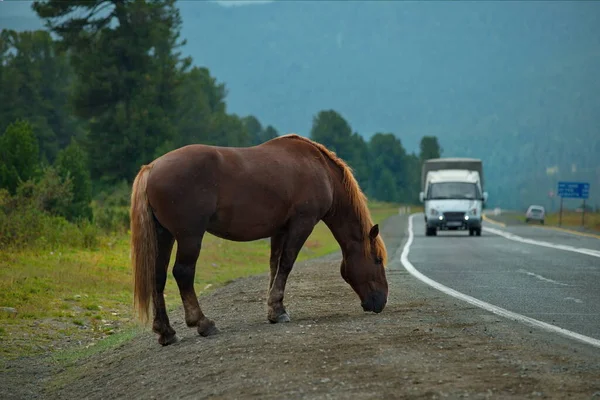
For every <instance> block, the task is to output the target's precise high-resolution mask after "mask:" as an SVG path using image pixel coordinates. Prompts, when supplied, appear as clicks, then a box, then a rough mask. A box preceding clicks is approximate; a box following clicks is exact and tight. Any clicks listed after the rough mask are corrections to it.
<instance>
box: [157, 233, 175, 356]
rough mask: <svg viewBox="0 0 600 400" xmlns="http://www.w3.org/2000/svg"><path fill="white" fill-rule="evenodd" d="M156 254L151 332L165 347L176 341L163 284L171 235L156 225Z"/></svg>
mask: <svg viewBox="0 0 600 400" xmlns="http://www.w3.org/2000/svg"><path fill="white" fill-rule="evenodd" d="M157 240H158V254H157V257H156V264H155V273H156V275H155V277H156V279H155V283H156V291H155V292H154V293H153V296H152V300H153V304H154V322H153V324H152V330H153V331H154V332H155V333H157V334H158V343H160V344H162V345H163V346H166V345H168V344H172V343H174V342H176V341H177V336H175V330H174V329H173V328H172V327H171V324H170V323H169V317H168V316H167V308H166V306H165V297H164V290H165V283H166V282H167V269H168V267H169V259H170V257H171V251H172V250H173V241H174V239H173V235H171V233H170V232H169V231H167V230H166V229H165V228H163V227H162V226H160V225H158V224H157Z"/></svg>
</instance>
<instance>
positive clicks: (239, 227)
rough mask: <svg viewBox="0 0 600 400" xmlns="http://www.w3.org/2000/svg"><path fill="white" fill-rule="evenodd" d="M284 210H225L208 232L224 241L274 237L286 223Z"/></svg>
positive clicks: (217, 216) (260, 208)
mask: <svg viewBox="0 0 600 400" xmlns="http://www.w3.org/2000/svg"><path fill="white" fill-rule="evenodd" d="M286 216H287V212H286V210H284V209H283V208H281V207H280V208H279V210H277V209H268V208H267V207H248V208H243V207H242V208H239V207H235V209H233V208H223V209H220V210H218V211H217V212H216V213H215V215H214V216H213V218H212V219H211V221H210V223H209V225H208V229H207V231H208V232H209V233H211V234H213V235H215V236H218V237H220V238H223V239H227V240H233V241H239V242H245V241H251V240H257V239H262V238H267V237H271V236H273V235H274V234H275V233H276V232H277V231H278V230H279V229H280V228H281V226H282V225H283V224H284V223H285V220H286Z"/></svg>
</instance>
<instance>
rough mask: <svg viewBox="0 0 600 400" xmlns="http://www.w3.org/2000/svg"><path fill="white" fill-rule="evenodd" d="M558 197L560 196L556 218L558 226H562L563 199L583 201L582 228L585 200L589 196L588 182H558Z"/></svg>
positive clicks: (582, 224)
mask: <svg viewBox="0 0 600 400" xmlns="http://www.w3.org/2000/svg"><path fill="white" fill-rule="evenodd" d="M558 195H559V196H560V214H559V216H558V226H561V225H562V209H563V207H562V204H563V199H564V198H569V199H583V210H582V212H581V226H584V223H585V200H586V199H587V198H588V197H589V196H590V184H589V183H588V182H558Z"/></svg>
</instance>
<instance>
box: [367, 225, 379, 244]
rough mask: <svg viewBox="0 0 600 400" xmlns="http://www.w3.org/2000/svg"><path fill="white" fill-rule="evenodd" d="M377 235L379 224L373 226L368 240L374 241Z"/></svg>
mask: <svg viewBox="0 0 600 400" xmlns="http://www.w3.org/2000/svg"><path fill="white" fill-rule="evenodd" d="M377 235H379V224H375V225H373V227H372V228H371V231H370V232H369V239H371V240H375V238H376V237H377Z"/></svg>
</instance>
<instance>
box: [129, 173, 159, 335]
mask: <svg viewBox="0 0 600 400" xmlns="http://www.w3.org/2000/svg"><path fill="white" fill-rule="evenodd" d="M151 169H152V165H144V166H143V167H142V168H141V169H140V172H139V173H138V174H137V176H136V177H135V180H134V181H133V187H132V190H131V210H130V229H131V265H132V267H133V282H134V285H133V286H134V289H133V304H134V308H135V310H136V311H137V313H138V317H139V319H140V320H141V321H142V322H143V323H146V322H147V321H148V317H149V311H148V309H149V307H150V299H151V297H152V293H153V291H154V288H155V274H156V272H155V262H156V255H157V244H156V240H157V239H156V226H155V223H154V219H153V218H154V217H153V214H152V209H151V208H150V204H149V203H148V197H147V196H146V184H147V182H148V174H149V172H150V170H151Z"/></svg>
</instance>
